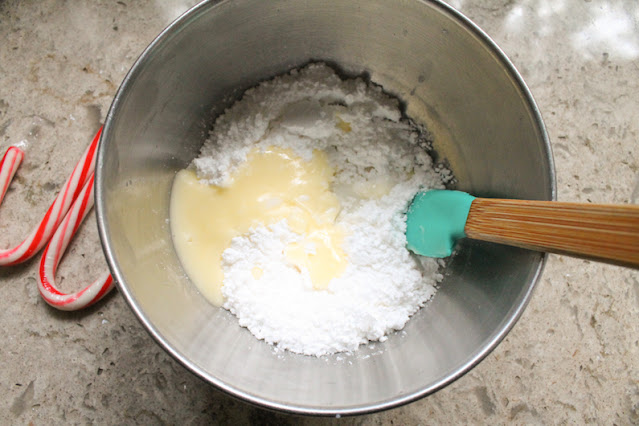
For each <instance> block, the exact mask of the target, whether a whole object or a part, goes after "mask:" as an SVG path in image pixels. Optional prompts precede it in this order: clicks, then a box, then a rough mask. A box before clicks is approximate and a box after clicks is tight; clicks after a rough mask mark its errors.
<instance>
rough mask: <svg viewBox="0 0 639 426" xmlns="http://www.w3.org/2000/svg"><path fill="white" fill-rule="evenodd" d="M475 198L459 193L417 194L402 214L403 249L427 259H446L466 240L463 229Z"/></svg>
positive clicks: (446, 191) (432, 191) (448, 191)
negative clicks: (462, 239)
mask: <svg viewBox="0 0 639 426" xmlns="http://www.w3.org/2000/svg"><path fill="white" fill-rule="evenodd" d="M474 199H475V197H473V196H472V195H469V194H467V193H465V192H461V191H450V190H439V189H435V190H431V191H425V192H420V193H419V194H417V195H416V196H415V198H414V199H413V202H412V203H411V205H410V206H409V207H408V211H407V212H406V241H407V247H408V249H409V250H411V251H412V252H414V253H417V254H419V255H422V256H428V257H448V256H450V255H451V254H452V253H453V249H454V248H455V243H456V242H457V240H458V239H459V238H464V237H465V236H466V234H465V232H464V227H465V226H466V219H467V218H468V212H469V211H470V205H471V204H472V202H473V200H474Z"/></svg>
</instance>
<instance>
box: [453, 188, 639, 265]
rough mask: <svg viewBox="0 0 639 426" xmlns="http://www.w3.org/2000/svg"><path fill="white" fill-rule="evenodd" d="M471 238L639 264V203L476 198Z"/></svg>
mask: <svg viewBox="0 0 639 426" xmlns="http://www.w3.org/2000/svg"><path fill="white" fill-rule="evenodd" d="M464 231H465V232H466V235H467V236H468V237H469V238H474V239H477V240H483V241H491V242H495V243H501V244H508V245H511V246H517V247H523V248H527V249H532V250H539V251H547V252H552V253H560V254H568V255H573V256H578V257H584V258H589V259H594V260H598V261H604V262H608V263H614V264H618V265H624V266H630V267H634V268H637V267H639V206H637V205H603V204H579V203H563V202H557V201H523V200H501V199H489V198H476V199H475V200H473V203H472V205H471V207H470V212H469V213H468V219H467V220H466V227H465V229H464Z"/></svg>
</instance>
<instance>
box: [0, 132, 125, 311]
mask: <svg viewBox="0 0 639 426" xmlns="http://www.w3.org/2000/svg"><path fill="white" fill-rule="evenodd" d="M101 133H102V129H101V128H100V130H99V131H98V133H97V134H96V135H95V137H94V138H93V141H92V142H91V145H89V147H88V148H87V150H86V151H85V152H84V154H83V155H82V158H81V159H80V161H79V162H78V163H77V164H76V166H75V168H74V169H73V172H72V173H71V176H70V177H69V179H67V181H66V182H65V184H64V186H63V187H62V190H61V191H60V193H59V194H58V196H57V197H56V198H55V200H54V201H53V203H52V204H51V206H50V207H49V210H47V213H46V214H45V215H44V218H43V219H42V221H40V224H39V225H38V226H37V227H36V228H34V229H33V230H32V231H31V233H30V234H29V236H27V238H25V240H24V241H22V242H21V243H20V244H18V245H17V246H15V247H14V248H11V249H5V250H0V266H3V265H15V264H17V263H20V262H24V261H26V260H27V259H30V258H31V257H32V256H33V255H35V253H37V252H38V251H39V250H40V249H41V248H42V247H43V246H44V245H46V244H47V241H49V239H51V241H50V242H49V244H48V245H47V248H46V249H45V251H44V253H43V256H42V260H41V262H40V279H39V283H38V288H39V290H40V294H41V295H42V297H43V298H44V300H45V301H46V302H47V303H48V304H50V305H51V306H54V307H56V308H58V309H62V310H67V311H71V310H77V309H82V308H84V307H86V306H89V305H91V304H93V303H95V302H97V301H98V300H100V299H101V298H102V297H104V295H106V294H107V293H108V292H109V291H110V290H111V289H112V288H113V286H114V282H113V278H112V277H111V275H110V274H109V273H108V272H105V273H103V274H102V275H101V276H100V277H99V278H98V279H97V280H96V281H94V282H93V283H92V284H90V285H89V286H87V287H85V288H84V289H82V290H80V291H78V292H76V293H72V294H64V293H62V292H61V291H60V290H58V289H57V288H56V286H55V271H56V269H57V267H58V264H59V263H60V259H61V258H62V255H63V253H64V250H65V249H66V247H67V246H68V245H69V242H70V241H71V238H72V237H73V235H74V234H75V232H76V231H77V230H78V227H79V226H80V223H81V222H82V220H83V219H84V218H85V217H86V215H87V213H88V212H89V210H91V207H92V206H93V172H94V170H95V159H96V153H97V147H98V143H99V141H100V134H101ZM23 158H24V153H23V152H22V150H20V149H19V148H17V147H10V148H9V149H8V150H7V152H6V153H5V155H4V157H3V158H2V162H0V191H1V192H0V202H2V198H3V197H4V194H5V193H6V191H7V188H8V186H9V183H10V182H11V180H12V179H13V176H14V175H15V172H16V170H17V169H18V167H19V166H20V163H21V162H22V159H23Z"/></svg>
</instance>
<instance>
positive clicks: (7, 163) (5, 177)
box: [0, 146, 24, 203]
mask: <svg viewBox="0 0 639 426" xmlns="http://www.w3.org/2000/svg"><path fill="white" fill-rule="evenodd" d="M23 159H24V152H23V151H22V150H21V149H20V148H18V147H17V146H10V147H9V149H8V150H7V152H5V153H4V157H2V161H0V203H2V199H3V198H4V194H6V193H7V189H8V188H9V183H11V180H12V179H13V175H15V174H16V170H18V167H20V163H22V160H23Z"/></svg>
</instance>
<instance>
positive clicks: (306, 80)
mask: <svg viewBox="0 0 639 426" xmlns="http://www.w3.org/2000/svg"><path fill="white" fill-rule="evenodd" d="M256 146H257V147H258V148H261V149H266V148H268V147H271V146H277V147H281V148H290V149H292V150H293V151H294V152H295V153H297V154H298V155H299V156H301V157H302V158H304V159H306V160H310V159H311V157H312V153H313V150H315V149H319V150H323V151H324V152H326V154H327V156H328V159H329V163H330V165H331V167H332V168H333V169H334V171H335V180H334V182H333V184H332V190H333V191H334V192H335V193H336V195H337V196H338V198H339V200H340V203H341V206H342V210H341V212H340V214H339V215H338V218H337V226H339V227H341V228H342V229H344V230H345V239H344V247H343V249H344V252H345V253H346V255H347V258H348V265H347V267H346V270H345V271H344V273H343V274H342V275H341V276H339V277H336V278H334V279H333V280H332V281H331V282H330V284H329V286H328V289H326V290H314V289H313V286H312V283H311V278H310V275H309V273H308V271H305V270H302V271H301V272H300V271H299V270H298V269H296V268H295V267H294V265H293V264H291V263H290V262H289V261H288V260H287V258H286V256H285V255H284V254H283V253H284V252H285V248H286V246H287V245H288V244H290V243H291V242H295V241H299V240H301V238H302V237H301V236H300V235H298V234H296V233H295V232H293V231H291V229H290V228H289V226H288V224H287V223H286V220H282V221H280V222H278V223H275V224H272V225H270V226H264V225H260V226H256V227H254V228H253V229H251V231H250V232H249V233H248V234H246V235H243V236H240V237H236V238H234V239H233V241H232V243H231V246H230V247H229V248H228V249H226V250H225V252H224V254H223V256H222V268H223V271H224V282H223V287H222V293H223V295H224V297H225V303H224V307H225V308H226V309H228V310H230V311H231V312H233V313H234V314H235V315H236V316H237V317H238V318H239V322H240V325H242V326H244V327H247V328H248V329H249V330H250V331H251V332H252V333H253V334H254V335H255V336H256V337H257V338H259V339H264V340H265V341H266V342H268V343H271V344H275V345H277V346H278V347H279V348H284V349H288V350H291V351H293V352H297V353H303V354H307V355H316V356H320V355H324V354H329V353H334V352H341V351H353V350H355V349H357V347H358V346H359V345H360V344H362V343H365V342H367V341H369V340H371V341H375V340H380V341H383V340H385V338H386V335H387V334H388V333H390V332H392V331H393V330H399V329H401V328H403V327H404V325H405V324H406V322H407V321H408V319H409V318H410V316H411V315H412V314H414V313H415V312H416V311H417V310H418V309H419V308H420V307H421V306H423V305H424V303H425V302H426V301H428V299H430V298H431V297H432V296H433V294H434V293H435V285H436V284H437V282H438V281H440V280H441V275H440V273H439V272H438V268H439V263H438V262H437V261H436V260H434V259H427V258H420V259H417V258H416V257H415V256H413V255H411V254H410V253H409V252H408V250H407V249H406V247H405V246H406V237H405V235H404V232H405V228H406V224H405V215H404V214H403V212H404V211H405V209H406V207H407V205H408V203H409V202H410V201H411V200H412V198H413V196H414V195H415V193H417V192H418V191H419V190H421V189H429V188H442V187H443V184H442V179H446V178H447V172H446V171H442V170H438V171H437V172H436V171H435V170H433V165H432V161H431V158H430V157H429V155H428V154H427V152H426V148H427V144H426V143H425V141H424V139H423V138H422V137H421V134H420V132H418V131H417V130H416V128H415V126H412V125H411V124H410V123H408V122H407V121H406V120H404V119H402V117H401V113H400V110H399V105H398V102H397V100H396V99H394V98H392V97H390V96H388V95H386V94H385V93H383V92H382V90H381V88H380V87H378V86H374V85H371V84H366V83H365V82H364V81H362V80H360V79H351V80H341V79H340V78H339V77H338V76H337V75H336V74H335V72H334V71H333V70H332V69H331V68H329V67H328V66H326V65H323V64H311V65H309V66H307V67H305V68H303V69H300V70H296V71H292V72H291V73H289V74H287V75H284V76H280V77H277V78H275V79H273V80H270V81H267V82H264V83H262V84H260V85H259V86H257V87H255V88H253V89H250V90H248V91H247V92H246V93H245V94H244V96H243V98H242V99H241V100H240V101H238V102H237V103H235V104H234V105H233V106H232V107H231V108H229V109H228V110H227V111H226V112H225V114H224V115H222V116H220V117H219V118H218V119H217V121H216V123H215V126H214V130H213V132H212V133H211V136H210V139H209V140H208V141H207V143H206V144H205V146H204V147H203V149H202V152H201V156H200V157H199V158H198V159H196V160H194V165H195V167H196V170H197V172H198V177H199V178H200V179H202V180H205V181H207V182H209V183H211V184H214V185H218V186H228V185H229V184H230V183H231V175H232V173H233V171H234V170H235V169H236V168H237V167H238V166H239V165H240V164H242V163H243V162H244V161H245V160H246V156H247V154H248V153H249V151H251V150H252V149H254V148H255V147H256ZM255 267H258V268H260V269H261V271H263V272H262V274H261V276H260V277H259V278H256V277H254V275H253V273H252V271H253V270H254V268H255Z"/></svg>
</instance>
